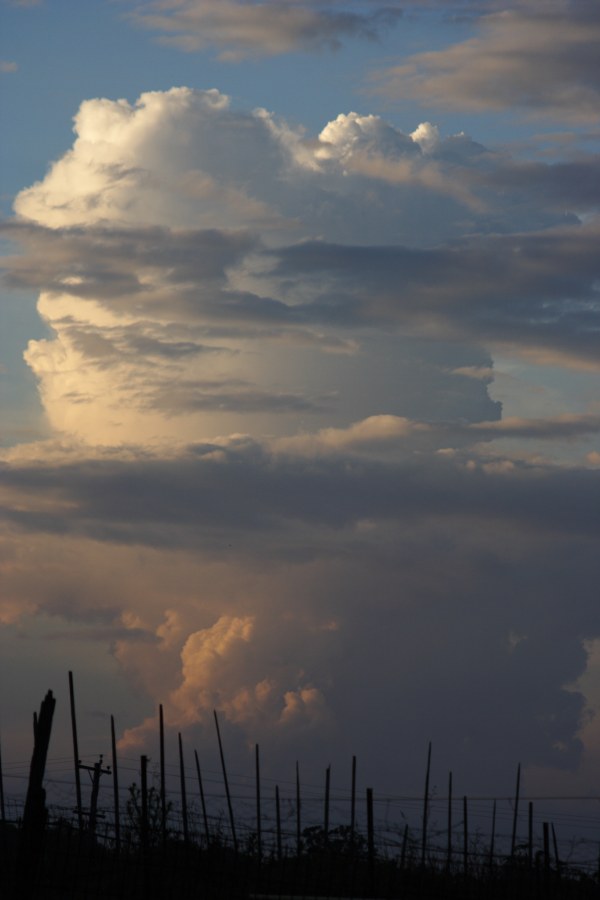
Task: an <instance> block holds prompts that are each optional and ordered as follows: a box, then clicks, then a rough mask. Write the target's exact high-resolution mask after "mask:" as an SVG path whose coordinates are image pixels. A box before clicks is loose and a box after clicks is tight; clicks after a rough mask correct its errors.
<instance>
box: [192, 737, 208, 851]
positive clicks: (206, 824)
mask: <svg viewBox="0 0 600 900" xmlns="http://www.w3.org/2000/svg"><path fill="white" fill-rule="evenodd" d="M194 759H195V760H196V773H197V775H198V788H199V790H200V803H201V805H202V818H203V820H204V834H205V836H206V846H207V847H208V846H210V831H209V828H208V816H207V814H206V801H205V799H204V786H203V784H202V773H201V771H200V760H199V759H198V753H197V751H196V750H194Z"/></svg>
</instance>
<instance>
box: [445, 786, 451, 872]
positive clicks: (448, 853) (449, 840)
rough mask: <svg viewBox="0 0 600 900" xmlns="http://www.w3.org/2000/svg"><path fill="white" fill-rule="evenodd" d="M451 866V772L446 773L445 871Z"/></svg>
mask: <svg viewBox="0 0 600 900" xmlns="http://www.w3.org/2000/svg"><path fill="white" fill-rule="evenodd" d="M451 865H452V772H449V773H448V847H447V850H446V871H447V872H449V871H450V867H451Z"/></svg>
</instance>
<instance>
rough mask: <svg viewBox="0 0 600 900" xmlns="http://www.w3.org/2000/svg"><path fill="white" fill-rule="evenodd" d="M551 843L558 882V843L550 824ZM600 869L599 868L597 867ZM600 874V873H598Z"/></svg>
mask: <svg viewBox="0 0 600 900" xmlns="http://www.w3.org/2000/svg"><path fill="white" fill-rule="evenodd" d="M552 843H553V844H554V862H555V865H556V877H557V878H558V879H559V881H560V857H559V855H558V841H557V840H556V831H555V830H554V823H552ZM599 869H600V866H599ZM599 874H600V872H599Z"/></svg>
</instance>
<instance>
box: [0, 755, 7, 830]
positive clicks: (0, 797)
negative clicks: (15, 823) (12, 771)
mask: <svg viewBox="0 0 600 900" xmlns="http://www.w3.org/2000/svg"><path fill="white" fill-rule="evenodd" d="M0 821H2V822H6V810H5V808H4V776H3V774H2V747H1V746H0Z"/></svg>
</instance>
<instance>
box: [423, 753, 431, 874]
mask: <svg viewBox="0 0 600 900" xmlns="http://www.w3.org/2000/svg"><path fill="white" fill-rule="evenodd" d="M430 772H431V741H429V749H428V750H427V771H426V773H425V794H424V797H423V833H422V836H421V865H422V866H424V865H425V853H426V851H427V814H428V811H429V773H430Z"/></svg>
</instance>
